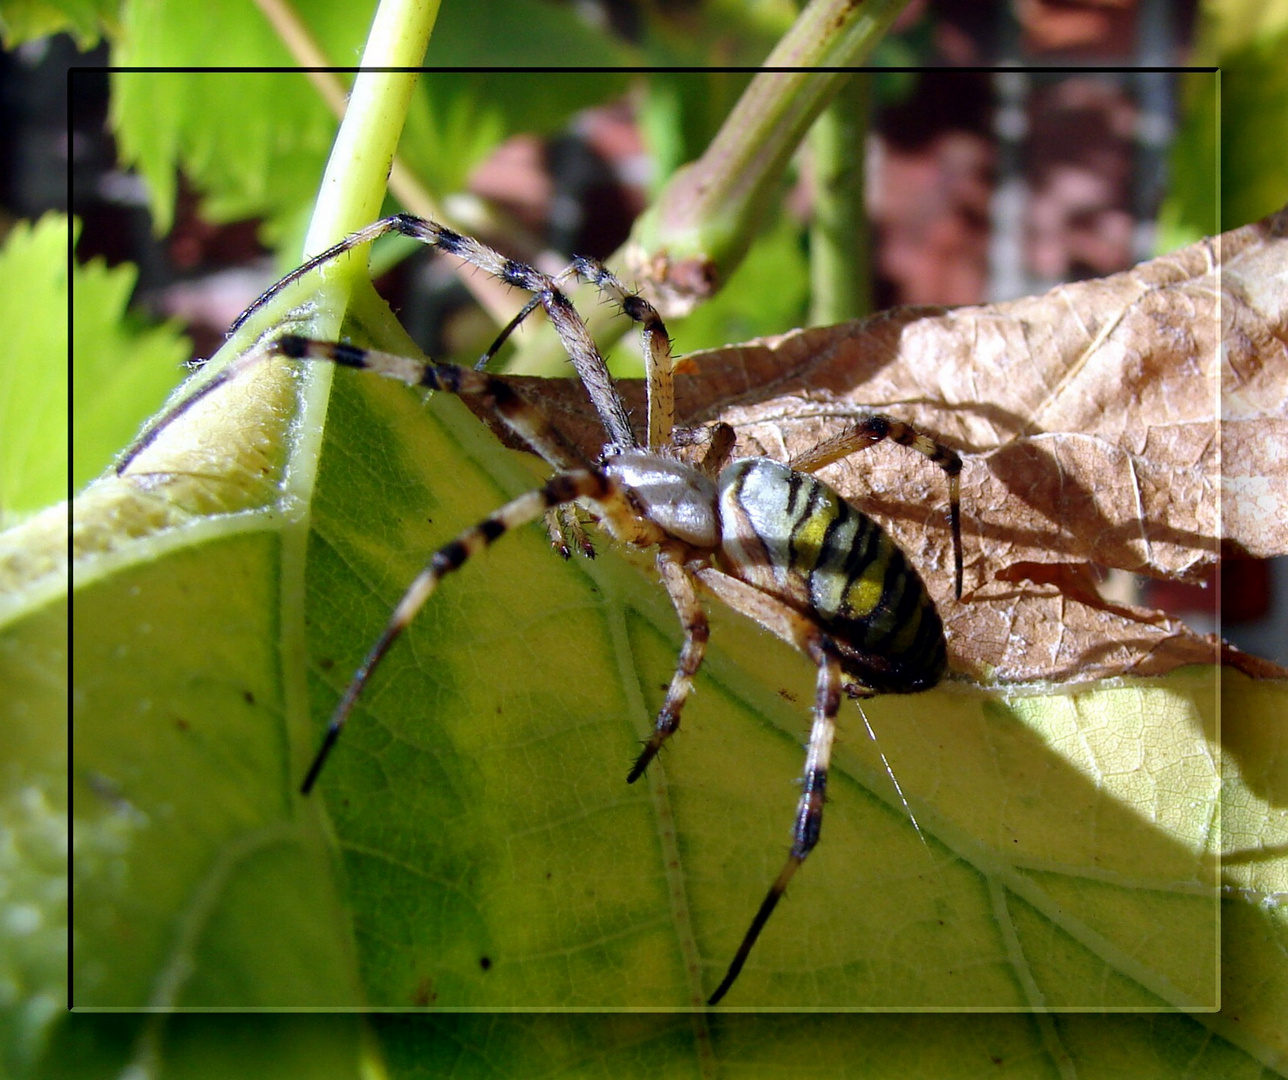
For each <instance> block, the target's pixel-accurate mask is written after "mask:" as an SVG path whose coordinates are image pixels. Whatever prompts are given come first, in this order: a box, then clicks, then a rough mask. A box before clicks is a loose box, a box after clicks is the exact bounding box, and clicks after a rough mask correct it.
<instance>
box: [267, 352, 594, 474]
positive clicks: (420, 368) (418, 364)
mask: <svg viewBox="0 0 1288 1080" xmlns="http://www.w3.org/2000/svg"><path fill="white" fill-rule="evenodd" d="M268 348H269V350H270V351H271V352H274V353H277V354H279V355H281V356H287V357H290V358H292V359H294V360H329V361H330V362H331V363H333V364H339V365H340V366H341V367H350V368H357V369H358V370H361V371H374V372H375V373H376V374H377V375H383V376H384V377H385V378H387V379H395V380H397V381H398V382H403V383H406V384H407V385H408V386H423V387H426V388H427V389H430V390H443V391H446V392H447V393H449V394H456V395H458V396H460V397H472V398H478V399H480V400H482V401H483V402H484V403H485V404H487V405H488V406H489V407H490V408H491V409H492V410H493V411H495V412H496V414H497V415H498V416H499V417H500V418H501V420H502V421H503V422H504V423H505V425H506V426H507V427H508V428H509V429H510V430H511V431H513V432H514V433H515V434H516V435H518V436H519V438H521V439H522V440H523V441H524V442H526V443H527V444H528V445H529V446H530V447H532V449H533V451H534V452H535V453H537V454H540V455H541V457H543V458H545V460H546V461H548V462H550V464H551V465H553V466H554V467H555V468H557V469H564V470H567V469H579V468H585V467H586V466H587V462H586V459H585V458H583V457H582V455H581V453H580V451H578V450H577V449H576V448H575V447H573V446H572V445H571V444H570V443H569V442H568V441H567V440H566V439H565V438H564V437H563V436H562V435H561V434H560V433H559V430H558V429H557V428H556V427H555V426H554V425H553V424H551V423H550V421H549V420H548V419H547V418H546V415H545V413H543V412H542V411H541V410H540V409H538V408H536V407H535V406H533V405H531V404H529V403H528V402H527V401H525V400H524V399H523V398H522V397H521V396H520V395H519V394H517V393H515V391H514V390H513V389H511V387H510V384H509V383H507V382H506V381H505V380H504V379H500V378H498V377H497V376H495V375H489V374H487V373H486V372H482V371H473V370H471V369H470V368H461V367H456V366H455V365H454V364H439V363H435V362H434V361H432V360H416V359H413V358H412V357H410V356H398V355H397V354H395V353H387V352H380V351H379V350H377V349H363V348H360V347H359V346H357V345H344V344H341V343H339V342H335V341H318V340H315V339H314V338H304V337H300V336H299V335H297V334H284V335H282V336H281V337H279V338H277V339H276V340H274V341H273V342H271V343H270V344H269V346H268Z"/></svg>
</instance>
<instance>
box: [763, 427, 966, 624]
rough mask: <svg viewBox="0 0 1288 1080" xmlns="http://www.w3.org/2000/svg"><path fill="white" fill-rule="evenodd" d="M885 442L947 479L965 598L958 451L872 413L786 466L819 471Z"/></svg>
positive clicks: (958, 583) (956, 566)
mask: <svg viewBox="0 0 1288 1080" xmlns="http://www.w3.org/2000/svg"><path fill="white" fill-rule="evenodd" d="M883 439H892V440H893V441H894V442H897V443H898V444H899V445H900V446H907V447H909V448H911V449H913V450H916V451H917V453H919V454H923V455H924V456H926V457H927V458H929V459H930V460H931V461H933V462H934V463H935V464H936V465H938V466H939V467H940V468H941V469H943V470H944V472H945V473H946V474H947V476H948V524H949V528H950V529H951V530H952V537H953V570H954V581H955V585H956V592H957V599H958V600H960V599H961V598H962V522H961V480H960V476H961V471H962V459H961V457H960V456H959V455H958V454H957V452H956V451H955V450H951V449H949V448H948V447H947V446H944V445H942V444H941V443H938V442H936V441H935V440H934V439H933V438H931V436H929V435H928V434H926V433H925V432H924V431H920V430H918V429H917V428H915V427H913V426H912V425H911V424H906V423H904V422H903V421H902V420H895V419H894V418H893V417H889V416H883V415H881V414H880V413H873V414H872V415H871V416H865V417H864V418H863V419H861V420H859V421H857V422H856V423H854V424H852V425H851V426H850V427H848V428H846V429H845V430H844V431H842V432H841V433H840V434H839V435H836V436H834V437H833V438H831V439H828V440H827V441H826V442H821V443H819V444H818V446H816V447H814V448H813V449H812V450H807V451H806V452H805V453H803V454H798V455H797V456H796V457H794V458H792V459H791V460H790V461H789V462H788V463H787V464H788V465H789V466H790V467H791V468H793V469H797V470H798V471H800V472H808V473H812V472H817V471H818V470H819V469H821V468H823V466H824V465H830V464H832V462H834V461H839V460H840V459H841V458H843V457H846V456H848V455H849V454H853V453H855V452H856V451H859V450H866V449H867V448H868V447H869V446H875V445H876V444H877V443H879V442H881V440H883Z"/></svg>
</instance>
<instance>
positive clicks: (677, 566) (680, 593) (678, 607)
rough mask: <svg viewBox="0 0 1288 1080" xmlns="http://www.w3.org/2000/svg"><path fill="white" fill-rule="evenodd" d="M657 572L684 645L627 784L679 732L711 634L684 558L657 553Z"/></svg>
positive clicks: (668, 551)
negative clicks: (682, 714) (672, 606)
mask: <svg viewBox="0 0 1288 1080" xmlns="http://www.w3.org/2000/svg"><path fill="white" fill-rule="evenodd" d="M657 569H658V573H659V574H661V575H662V584H664V585H665V586H666V591H667V593H668V594H669V595H670V597H671V603H672V604H674V605H675V613H676V615H678V616H679V617H680V625H681V626H683V627H684V645H683V646H682V647H681V649H680V658H679V660H678V661H677V662H676V665H675V675H674V676H673V677H672V678H671V685H670V688H669V689H668V690H667V692H666V701H664V702H663V703H662V708H661V709H660V710H659V711H658V714H657V721H656V723H655V724H654V727H653V734H652V735H651V736H649V740H648V742H646V743H645V744H644V749H643V750H641V751H640V756H639V757H637V758H636V759H635V764H634V765H632V766H631V771H630V772H629V773H628V774H627V777H626V782H627V783H628V784H633V783H635V781H636V780H638V779H639V778H640V777H641V776H643V775H644V770H645V769H647V768H648V766H649V762H651V761H652V760H653V759H654V758H655V757H657V752H658V751H659V750H661V749H662V744H663V743H664V742H666V740H667V739H669V738H670V737H671V736H672V735H674V734H675V732H676V729H678V728H679V726H680V713H681V711H682V710H683V709H684V703H685V701H687V700H688V697H689V692H690V691H691V690H692V689H693V677H694V676H695V675H697V673H698V668H699V667H701V666H702V657H703V655H704V654H705V653H706V647H707V637H708V636H709V634H710V630H709V628H708V626H707V615H706V612H705V611H703V610H702V603H701V601H699V600H698V592H697V589H696V588H695V587H694V583H693V577H692V575H691V574H690V573H689V572H688V570H686V569H685V568H684V563H683V561H682V557H681V556H680V555H679V554H677V553H676V552H673V551H671V550H669V549H668V548H667V547H663V548H662V549H661V550H660V551H658V553H657Z"/></svg>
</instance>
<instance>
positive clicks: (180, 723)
mask: <svg viewBox="0 0 1288 1080" xmlns="http://www.w3.org/2000/svg"><path fill="white" fill-rule="evenodd" d="M174 726H175V727H177V728H178V729H179V730H180V731H188V730H190V729H191V728H192V725H191V724H190V723H188V721H187V720H185V719H184V718H183V717H182V716H176V717H175V718H174Z"/></svg>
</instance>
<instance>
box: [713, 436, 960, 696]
mask: <svg viewBox="0 0 1288 1080" xmlns="http://www.w3.org/2000/svg"><path fill="white" fill-rule="evenodd" d="M719 486H720V559H721V563H722V566H723V569H724V570H725V571H726V572H727V573H729V574H731V575H733V576H734V577H737V578H741V579H742V580H743V581H746V582H747V583H748V584H750V585H754V586H756V587H757V588H758V589H761V590H762V591H764V592H767V593H770V594H771V595H773V596H776V597H778V598H780V599H782V600H783V601H785V602H786V603H788V604H790V605H791V606H792V607H794V608H796V609H797V610H798V611H801V612H803V613H804V614H807V615H810V616H812V617H813V618H814V619H815V620H816V621H817V622H818V624H819V625H820V626H821V627H822V628H823V629H824V630H825V631H826V632H827V634H828V636H829V637H830V638H831V639H832V640H833V642H834V643H835V644H836V646H837V648H838V649H839V651H840V653H841V661H842V666H843V667H844V668H845V670H846V672H847V673H848V674H850V675H852V676H853V677H854V678H856V679H858V680H859V681H860V682H861V683H863V684H864V685H865V686H867V687H869V688H871V689H873V690H877V691H881V692H884V693H910V692H912V691H916V690H925V689H927V688H928V687H931V686H934V685H935V683H937V682H938V681H939V680H940V678H942V677H943V674H944V671H945V669H946V667H947V653H946V649H945V645H944V628H943V623H942V622H941V621H940V618H939V613H938V612H937V611H936V610H935V605H934V602H933V601H932V600H931V599H930V595H929V593H927V591H926V586H925V584H924V583H923V582H922V580H921V576H920V575H919V574H918V573H917V571H916V570H915V569H914V568H913V566H912V565H911V564H910V563H909V562H908V560H907V558H906V557H905V556H904V554H903V552H902V551H900V550H899V548H898V546H897V545H896V544H895V543H894V541H893V540H891V539H890V537H889V535H888V534H887V533H886V532H885V530H883V529H882V528H881V527H880V526H879V525H878V524H877V523H876V522H875V521H873V520H872V519H871V518H869V517H868V516H867V515H866V514H863V513H861V512H860V511H858V510H856V509H854V507H852V506H850V504H849V503H847V502H846V501H845V500H844V499H843V498H841V496H840V495H838V494H837V493H836V492H835V491H833V490H832V489H831V488H830V487H828V486H827V485H826V484H825V483H823V482H822V481H821V480H818V479H817V478H815V477H813V476H810V475H809V474H808V473H802V472H796V471H795V470H793V469H789V468H788V467H787V466H786V465H780V464H779V463H778V462H776V461H770V460H769V459H768V458H749V459H746V460H743V461H736V462H734V463H733V464H732V465H730V466H729V467H728V468H727V469H725V470H724V472H723V473H721V474H720V481H719Z"/></svg>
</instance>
